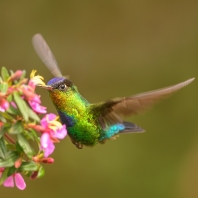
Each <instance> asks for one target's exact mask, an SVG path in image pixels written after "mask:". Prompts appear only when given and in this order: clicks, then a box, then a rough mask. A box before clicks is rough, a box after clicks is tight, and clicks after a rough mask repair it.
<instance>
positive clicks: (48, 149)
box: [40, 133, 55, 157]
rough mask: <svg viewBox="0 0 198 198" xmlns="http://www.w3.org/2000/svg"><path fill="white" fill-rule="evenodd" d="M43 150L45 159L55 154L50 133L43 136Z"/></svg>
mask: <svg viewBox="0 0 198 198" xmlns="http://www.w3.org/2000/svg"><path fill="white" fill-rule="evenodd" d="M40 141H41V150H43V151H44V157H48V156H49V155H51V154H52V153H53V152H54V149H55V146H54V144H53V142H52V140H51V139H50V135H49V134H48V133H43V135H42V136H41V140H40Z"/></svg>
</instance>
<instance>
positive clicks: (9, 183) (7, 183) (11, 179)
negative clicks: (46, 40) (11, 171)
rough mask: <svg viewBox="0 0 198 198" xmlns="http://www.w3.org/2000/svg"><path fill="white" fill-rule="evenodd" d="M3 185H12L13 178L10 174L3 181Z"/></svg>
mask: <svg viewBox="0 0 198 198" xmlns="http://www.w3.org/2000/svg"><path fill="white" fill-rule="evenodd" d="M3 185H4V186H5V187H14V179H13V176H12V175H11V176H10V177H8V178H7V179H6V180H5V181H4V183H3Z"/></svg>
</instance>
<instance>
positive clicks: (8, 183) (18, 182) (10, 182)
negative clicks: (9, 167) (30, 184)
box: [0, 169, 26, 190]
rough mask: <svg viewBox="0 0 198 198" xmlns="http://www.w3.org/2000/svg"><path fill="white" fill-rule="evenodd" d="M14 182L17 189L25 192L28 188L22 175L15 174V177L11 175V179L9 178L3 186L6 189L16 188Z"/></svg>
mask: <svg viewBox="0 0 198 198" xmlns="http://www.w3.org/2000/svg"><path fill="white" fill-rule="evenodd" d="M2 171H3V169H2V170H1V172H2ZM1 172H0V177H1V175H2V173H1ZM14 182H15V184H16V187H17V188H18V189H20V190H24V189H25V188H26V183H25V181H24V179H23V177H22V176H21V174H20V173H14V174H13V175H11V176H10V177H8V178H7V179H6V180H5V181H4V183H3V185H4V186H5V187H14Z"/></svg>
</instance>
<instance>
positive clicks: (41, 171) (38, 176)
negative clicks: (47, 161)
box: [37, 166, 45, 178]
mask: <svg viewBox="0 0 198 198" xmlns="http://www.w3.org/2000/svg"><path fill="white" fill-rule="evenodd" d="M44 175H45V169H44V168H43V166H40V168H39V171H38V175H37V178H40V177H43V176H44Z"/></svg>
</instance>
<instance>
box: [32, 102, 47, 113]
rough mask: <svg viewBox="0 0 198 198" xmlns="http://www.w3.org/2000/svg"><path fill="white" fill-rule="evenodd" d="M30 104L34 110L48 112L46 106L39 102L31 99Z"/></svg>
mask: <svg viewBox="0 0 198 198" xmlns="http://www.w3.org/2000/svg"><path fill="white" fill-rule="evenodd" d="M29 105H30V106H31V108H32V110H33V111H35V112H36V113H43V114H44V113H47V110H46V107H44V106H41V105H40V104H39V103H37V102H34V101H29Z"/></svg>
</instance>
